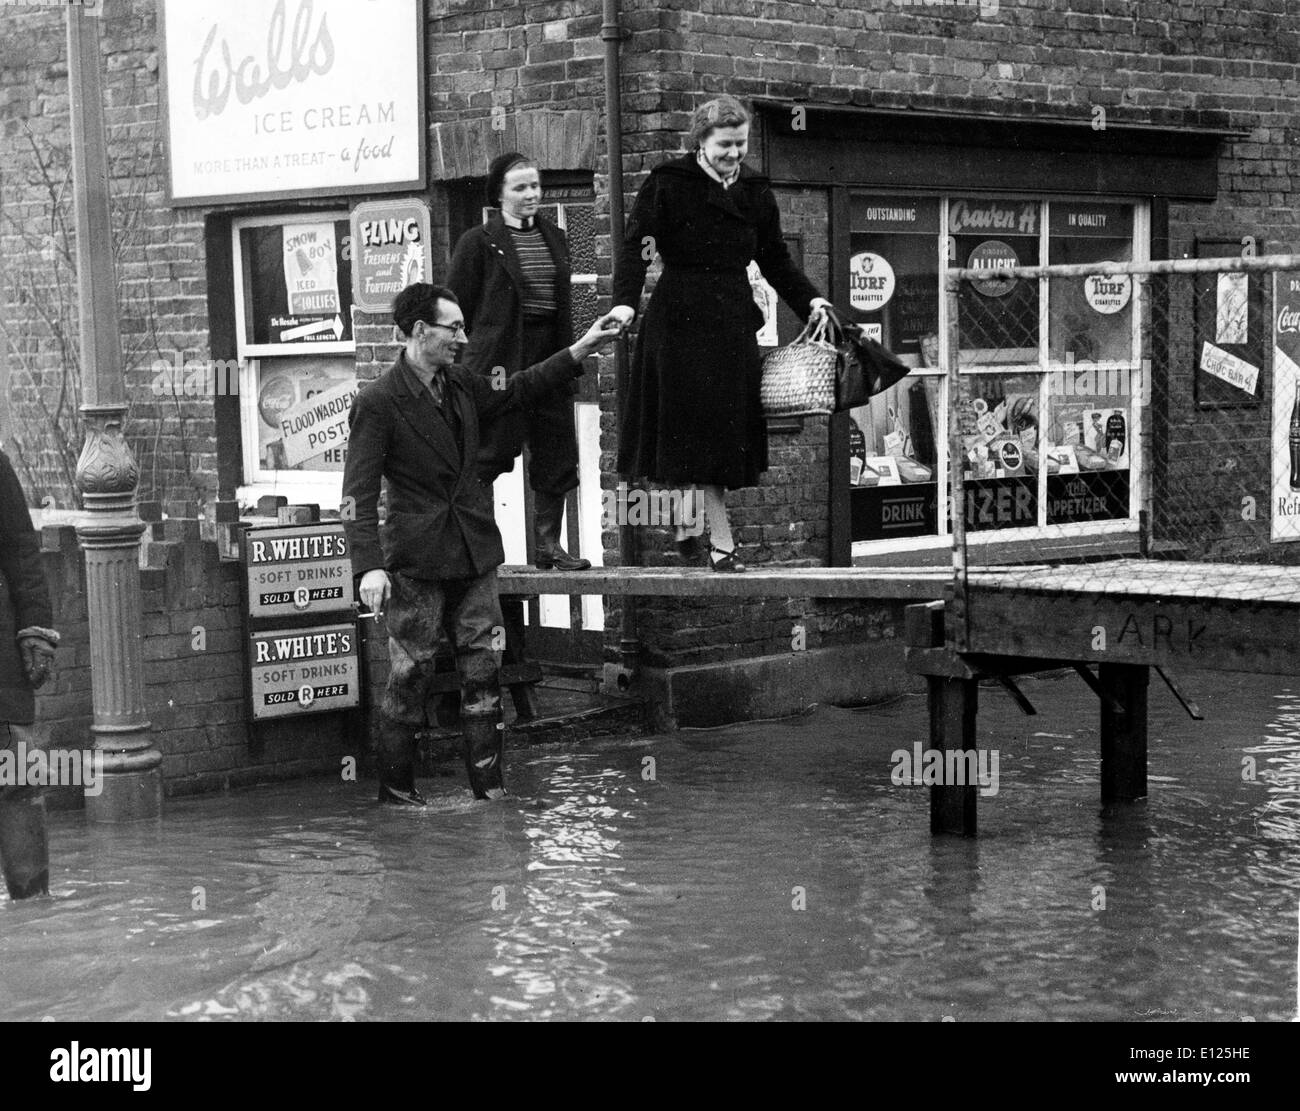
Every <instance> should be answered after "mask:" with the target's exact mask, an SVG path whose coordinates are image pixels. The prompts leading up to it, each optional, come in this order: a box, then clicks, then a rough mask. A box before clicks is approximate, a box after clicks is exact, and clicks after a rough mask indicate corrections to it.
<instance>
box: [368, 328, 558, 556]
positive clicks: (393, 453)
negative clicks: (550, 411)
mask: <svg viewBox="0 0 1300 1111" xmlns="http://www.w3.org/2000/svg"><path fill="white" fill-rule="evenodd" d="M581 373H582V364H581V363H578V362H575V361H574V359H573V358H572V356H570V355H569V352H568V349H567V348H565V349H563V350H561V351H559V352H557V353H556V354H554V355H552V356H551V357H550V358H549V359H547V360H546V361H545V362H542V363H538V364H537V365H536V366H531V367H529V368H528V369H527V370H524V371H521V372H520V373H519V374H517V375H515V376H514V377H513V378H511V379H510V380H509V381H507V382H505V383H503V384H502V383H497V384H499V385H503V387H504V388H500V389H495V388H493V386H494V383H493V381H492V380H491V379H489V378H483V377H480V376H478V375H476V374H472V373H470V372H469V371H468V370H466V369H464V368H462V367H452V368H451V369H450V370H449V371H448V372H447V379H448V384H449V388H450V391H451V393H450V397H451V403H452V404H454V405H455V411H456V414H457V416H458V417H459V418H460V424H461V429H462V437H463V445H464V450H463V451H462V450H460V449H459V448H458V447H457V445H456V438H455V435H454V434H453V432H452V429H451V428H450V426H449V425H448V423H447V420H446V418H445V417H444V416H443V415H442V413H441V411H440V410H439V409H438V406H437V405H436V404H435V403H434V400H433V398H432V397H431V396H430V395H429V392H428V390H426V389H425V388H424V386H423V384H422V383H421V382H420V380H419V378H417V377H416V374H415V371H414V370H413V369H412V368H411V366H410V364H409V363H408V362H407V361H406V353H405V352H404V351H403V352H402V353H401V354H399V355H398V357H397V361H396V362H394V363H393V365H392V366H391V367H389V368H388V370H386V371H385V372H384V373H383V374H382V375H380V377H379V378H377V379H376V380H375V381H374V382H371V383H370V384H369V385H367V386H366V387H365V388H364V389H362V391H361V392H360V393H359V394H357V398H356V400H355V401H354V402H353V403H352V412H351V413H350V414H349V416H348V422H349V424H350V426H351V433H350V435H349V437H348V458H347V464H346V466H345V467H344V471H343V508H344V512H343V520H344V529H345V531H346V534H347V539H348V548H349V550H350V552H351V556H352V570H353V573H354V574H357V575H361V574H364V573H365V572H366V571H370V570H373V569H374V568H376V567H383V568H386V569H387V570H389V571H393V572H397V573H399V574H402V575H408V576H410V577H411V578H416V579H435V580H436V579H469V578H477V577H478V576H479V575H483V574H486V573H487V572H489V571H491V570H493V569H494V568H497V567H499V566H501V564H502V562H503V561H504V560H505V552H504V551H503V549H502V547H501V533H500V532H499V531H498V530H497V524H496V519H495V518H494V516H493V513H492V509H493V506H492V489H491V487H489V486H486V485H484V484H483V483H482V482H480V481H479V479H478V476H477V473H476V468H475V466H474V458H475V456H476V455H477V453H478V442H479V425H480V424H481V423H483V422H486V421H489V420H493V419H495V418H496V417H499V416H500V415H501V414H502V413H504V412H507V411H508V410H510V409H511V408H513V407H515V406H522V407H523V408H531V407H532V406H534V405H536V404H537V403H538V402H539V401H540V400H542V399H543V398H544V397H545V396H546V395H547V394H548V393H550V392H551V391H552V390H555V389H562V388H564V387H565V386H566V385H567V384H568V383H569V382H570V381H571V380H572V379H574V378H576V377H578V376H579V375H580V374H581ZM381 476H382V477H383V478H386V479H388V520H387V522H386V524H385V526H384V535H383V541H382V544H381V541H380V532H379V514H378V501H379V480H380V477H381Z"/></svg>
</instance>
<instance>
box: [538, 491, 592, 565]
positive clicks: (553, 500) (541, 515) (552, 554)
mask: <svg viewBox="0 0 1300 1111" xmlns="http://www.w3.org/2000/svg"><path fill="white" fill-rule="evenodd" d="M563 522H564V495H563V494H543V493H541V492H540V491H534V492H533V542H534V550H533V566H535V567H537V568H538V569H539V570H542V571H549V570H550V569H551V568H552V567H554V568H555V570H557V571H586V570H587V569H588V568H589V567H590V566H591V560H589V559H581V558H579V557H578V556H571V555H569V553H568V552H566V551H565V550H564V549H563V548H562V547H561V546H560V527H561V525H562V524H563Z"/></svg>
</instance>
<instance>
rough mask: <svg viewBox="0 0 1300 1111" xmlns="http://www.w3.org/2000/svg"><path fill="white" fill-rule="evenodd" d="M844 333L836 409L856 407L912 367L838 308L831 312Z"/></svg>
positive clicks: (893, 382)
mask: <svg viewBox="0 0 1300 1111" xmlns="http://www.w3.org/2000/svg"><path fill="white" fill-rule="evenodd" d="M831 315H832V316H833V317H834V319H835V323H836V324H838V325H839V331H840V334H841V335H842V336H843V346H842V347H841V349H840V353H841V354H842V355H843V358H842V359H841V360H840V362H839V366H838V367H837V371H836V378H835V411H836V412H837V413H839V412H843V411H844V410H845V409H856V408H857V407H858V406H859V405H865V404H866V403H867V400H868V399H869V398H872V397H875V396H876V394H878V393H884V392H885V390H887V389H889V387H890V386H892V385H894V384H895V383H896V382H901V381H902V380H903V379H904V378H906V377H907V376H908V374H910V373H911V371H912V368H911V367H909V366H908V365H907V364H906V363H905V362H903V361H902V360H901V359H899V358H898V356H897V355H895V354H894V353H893V352H892V351H890V350H889V349H888V348H887V347H885V346H883V345H882V344H879V343H877V342H876V341H875V340H873V339H868V338H867V336H866V335H864V334H863V330H862V326H861V325H859V324H850V323H849V322H848V321H846V320H844V319H842V318H841V317H840V315H839V314H838V313H836V312H832V314H831Z"/></svg>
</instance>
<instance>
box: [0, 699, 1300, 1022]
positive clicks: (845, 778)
mask: <svg viewBox="0 0 1300 1111" xmlns="http://www.w3.org/2000/svg"><path fill="white" fill-rule="evenodd" d="M1184 681H1185V683H1186V685H1187V687H1188V688H1189V689H1190V693H1191V694H1192V695H1193V696H1194V697H1196V698H1197V699H1198V700H1199V701H1200V703H1201V706H1202V709H1203V710H1204V711H1205V712H1206V714H1207V718H1208V720H1207V721H1205V722H1203V723H1196V722H1192V721H1190V720H1188V719H1187V718H1186V716H1185V715H1184V714H1183V713H1182V710H1181V709H1180V708H1179V707H1178V706H1177V704H1176V703H1175V702H1174V701H1173V699H1172V697H1170V696H1169V695H1168V694H1167V692H1166V691H1165V690H1164V688H1163V686H1162V685H1159V680H1158V679H1157V678H1155V677H1154V676H1153V686H1152V690H1151V707H1152V714H1151V752H1150V772H1151V795H1150V798H1149V799H1148V800H1146V801H1145V802H1139V803H1132V804H1127V805H1124V806H1121V807H1119V808H1117V810H1116V812H1115V813H1113V814H1110V815H1108V816H1103V815H1102V814H1101V811H1100V805H1099V793H1098V782H1097V775H1098V755H1097V740H1096V724H1095V723H1096V704H1095V700H1094V698H1093V696H1092V695H1091V694H1089V693H1088V692H1087V691H1086V690H1085V688H1084V687H1083V685H1082V683H1081V682H1079V680H1078V679H1077V678H1075V677H1072V676H1068V677H1065V676H1063V677H1059V678H1049V679H1043V680H1029V681H1026V682H1025V684H1024V687H1025V689H1026V691H1027V693H1028V694H1029V696H1030V698H1031V699H1032V700H1033V701H1034V702H1035V703H1036V704H1037V705H1038V707H1039V711H1040V714H1039V716H1038V717H1032V718H1031V717H1024V716H1022V715H1021V714H1020V713H1019V711H1018V710H1016V709H1015V707H1014V706H1013V705H1012V704H1011V703H1010V701H1009V700H1008V699H1007V698H1006V696H1005V695H1003V694H1002V693H1001V692H1000V691H998V690H997V689H994V688H984V689H982V690H981V703H982V706H981V715H980V723H981V741H980V743H981V745H982V746H987V747H991V748H996V749H997V750H998V753H999V783H998V786H999V791H998V793H997V795H996V796H993V797H984V798H981V799H980V802H979V810H980V829H981V835H980V837H979V838H978V839H977V840H968V839H962V838H949V837H945V838H937V839H936V838H931V836H930V834H929V832H928V800H927V795H928V792H927V791H926V789H925V788H923V787H920V786H916V787H912V786H898V785H895V784H894V783H892V782H891V775H890V773H891V771H892V770H893V766H894V765H893V764H892V763H891V759H890V755H891V752H893V751H894V750H895V749H910V747H911V745H912V744H913V743H914V742H924V741H925V739H926V721H925V714H924V707H925V703H924V699H922V698H919V697H907V698H903V699H900V700H899V701H897V702H894V703H891V704H888V705H886V706H881V707H876V708H873V709H868V710H862V711H855V710H844V709H835V708H823V709H819V710H817V711H816V712H815V713H812V714H809V715H807V716H804V717H800V718H795V719H789V720H785V721H780V722H771V723H760V724H751V725H746V726H737V727H729V728H726V729H719V730H712V731H707V732H706V731H699V732H694V731H684V732H682V733H679V734H675V735H672V736H659V737H649V738H636V739H632V740H606V741H600V742H589V743H587V744H585V745H581V746H563V747H555V746H543V747H538V748H533V749H528V750H524V749H514V750H511V752H510V753H509V754H508V756H509V760H508V765H507V781H508V783H509V784H510V785H511V787H512V788H513V789H514V790H516V791H518V792H519V795H518V797H517V798H516V799H514V800H513V801H511V802H507V803H497V804H491V803H472V802H470V801H469V796H468V791H467V790H466V789H465V787H464V786H463V782H462V776H463V771H460V770H459V769H458V770H457V775H456V776H455V777H454V778H452V777H446V778H434V779H430V780H427V781H425V785H426V786H427V787H428V793H429V794H430V795H431V797H432V799H433V802H434V805H433V806H431V807H430V808H429V809H428V810H426V811H423V812H417V811H413V810H400V809H388V808H380V807H379V806H377V805H376V804H374V803H373V802H372V798H373V784H372V783H369V782H362V783H345V782H341V781H340V782H330V781H313V782H307V783H301V784H295V785H290V786H275V787H267V788H261V789H253V790H248V791H243V792H239V793H236V794H232V795H226V796H210V797H202V798H197V799H183V800H175V801H172V802H171V803H169V805H168V808H167V816H166V818H165V819H164V820H163V821H162V822H160V823H148V824H144V825H135V826H127V827H90V826H87V825H86V823H85V822H84V820H83V818H82V817H81V815H80V814H77V813H62V814H57V815H54V816H52V831H51V839H52V843H53V849H54V853H55V859H54V869H53V875H52V884H53V891H54V894H53V896H52V897H51V898H50V899H42V900H33V901H31V902H28V903H23V904H14V903H10V902H8V901H6V900H5V898H4V896H3V895H0V1018H3V1019H33V1020H34V1019H41V1018H45V1017H47V1016H48V1017H51V1018H54V1019H163V1018H166V1019H176V1020H198V1019H209V1020H230V1019H279V1018H285V1019H289V1018H294V1019H298V1018H305V1019H312V1018H319V1019H324V1018H333V1019H428V1018H445V1019H548V1018H570V1019H587V1018H592V1019H599V1018H608V1019H624V1020H645V1019H655V1020H659V1021H665V1020H672V1019H763V1018H772V1019H924V1020H932V1021H933V1020H939V1019H942V1018H944V1017H947V1016H951V1017H952V1018H955V1019H957V1020H958V1021H971V1020H980V1019H1025V1020H1068V1019H1114V1020H1139V1021H1157V1020H1166V1021H1167V1020H1179V1019H1191V1018H1210V1019H1220V1020H1239V1019H1241V1018H1246V1017H1249V1018H1254V1019H1256V1020H1260V1021H1264V1020H1270V1019H1271V1020H1285V1019H1290V1018H1292V1017H1293V1016H1294V1015H1295V1013H1296V964H1297V902H1298V901H1300V855H1298V853H1297V850H1298V849H1300V684H1295V683H1293V682H1292V681H1290V680H1285V679H1278V678H1272V677H1253V676H1251V677H1240V676H1224V675H1212V674H1192V673H1189V674H1187V675H1186V676H1184ZM1247 758H1250V760H1253V763H1254V769H1255V772H1254V779H1253V781H1252V780H1249V779H1246V778H1243V771H1246V772H1249V767H1248V766H1247V765H1243V761H1244V760H1246V759H1247ZM651 761H652V762H651ZM1248 763H1249V761H1247V764H1248ZM449 770H450V769H449ZM652 775H653V778H651V776H652ZM200 889H201V890H200Z"/></svg>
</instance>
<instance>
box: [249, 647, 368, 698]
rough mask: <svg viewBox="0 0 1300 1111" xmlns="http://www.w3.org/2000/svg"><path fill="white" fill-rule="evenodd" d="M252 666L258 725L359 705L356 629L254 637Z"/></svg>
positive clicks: (251, 673)
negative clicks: (270, 719)
mask: <svg viewBox="0 0 1300 1111" xmlns="http://www.w3.org/2000/svg"><path fill="white" fill-rule="evenodd" d="M249 661H250V679H251V686H252V694H253V717H254V719H258V718H276V717H288V716H290V715H294V714H304V713H313V714H315V713H323V712H324V711H326V710H347V709H351V708H353V707H355V706H359V705H360V704H361V667H360V662H359V658H358V655H357V627H356V625H355V624H352V623H348V624H345V625H314V626H312V627H310V628H300V629H268V630H266V631H263V632H256V633H253V634H252V635H251V637H250V638H249Z"/></svg>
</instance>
